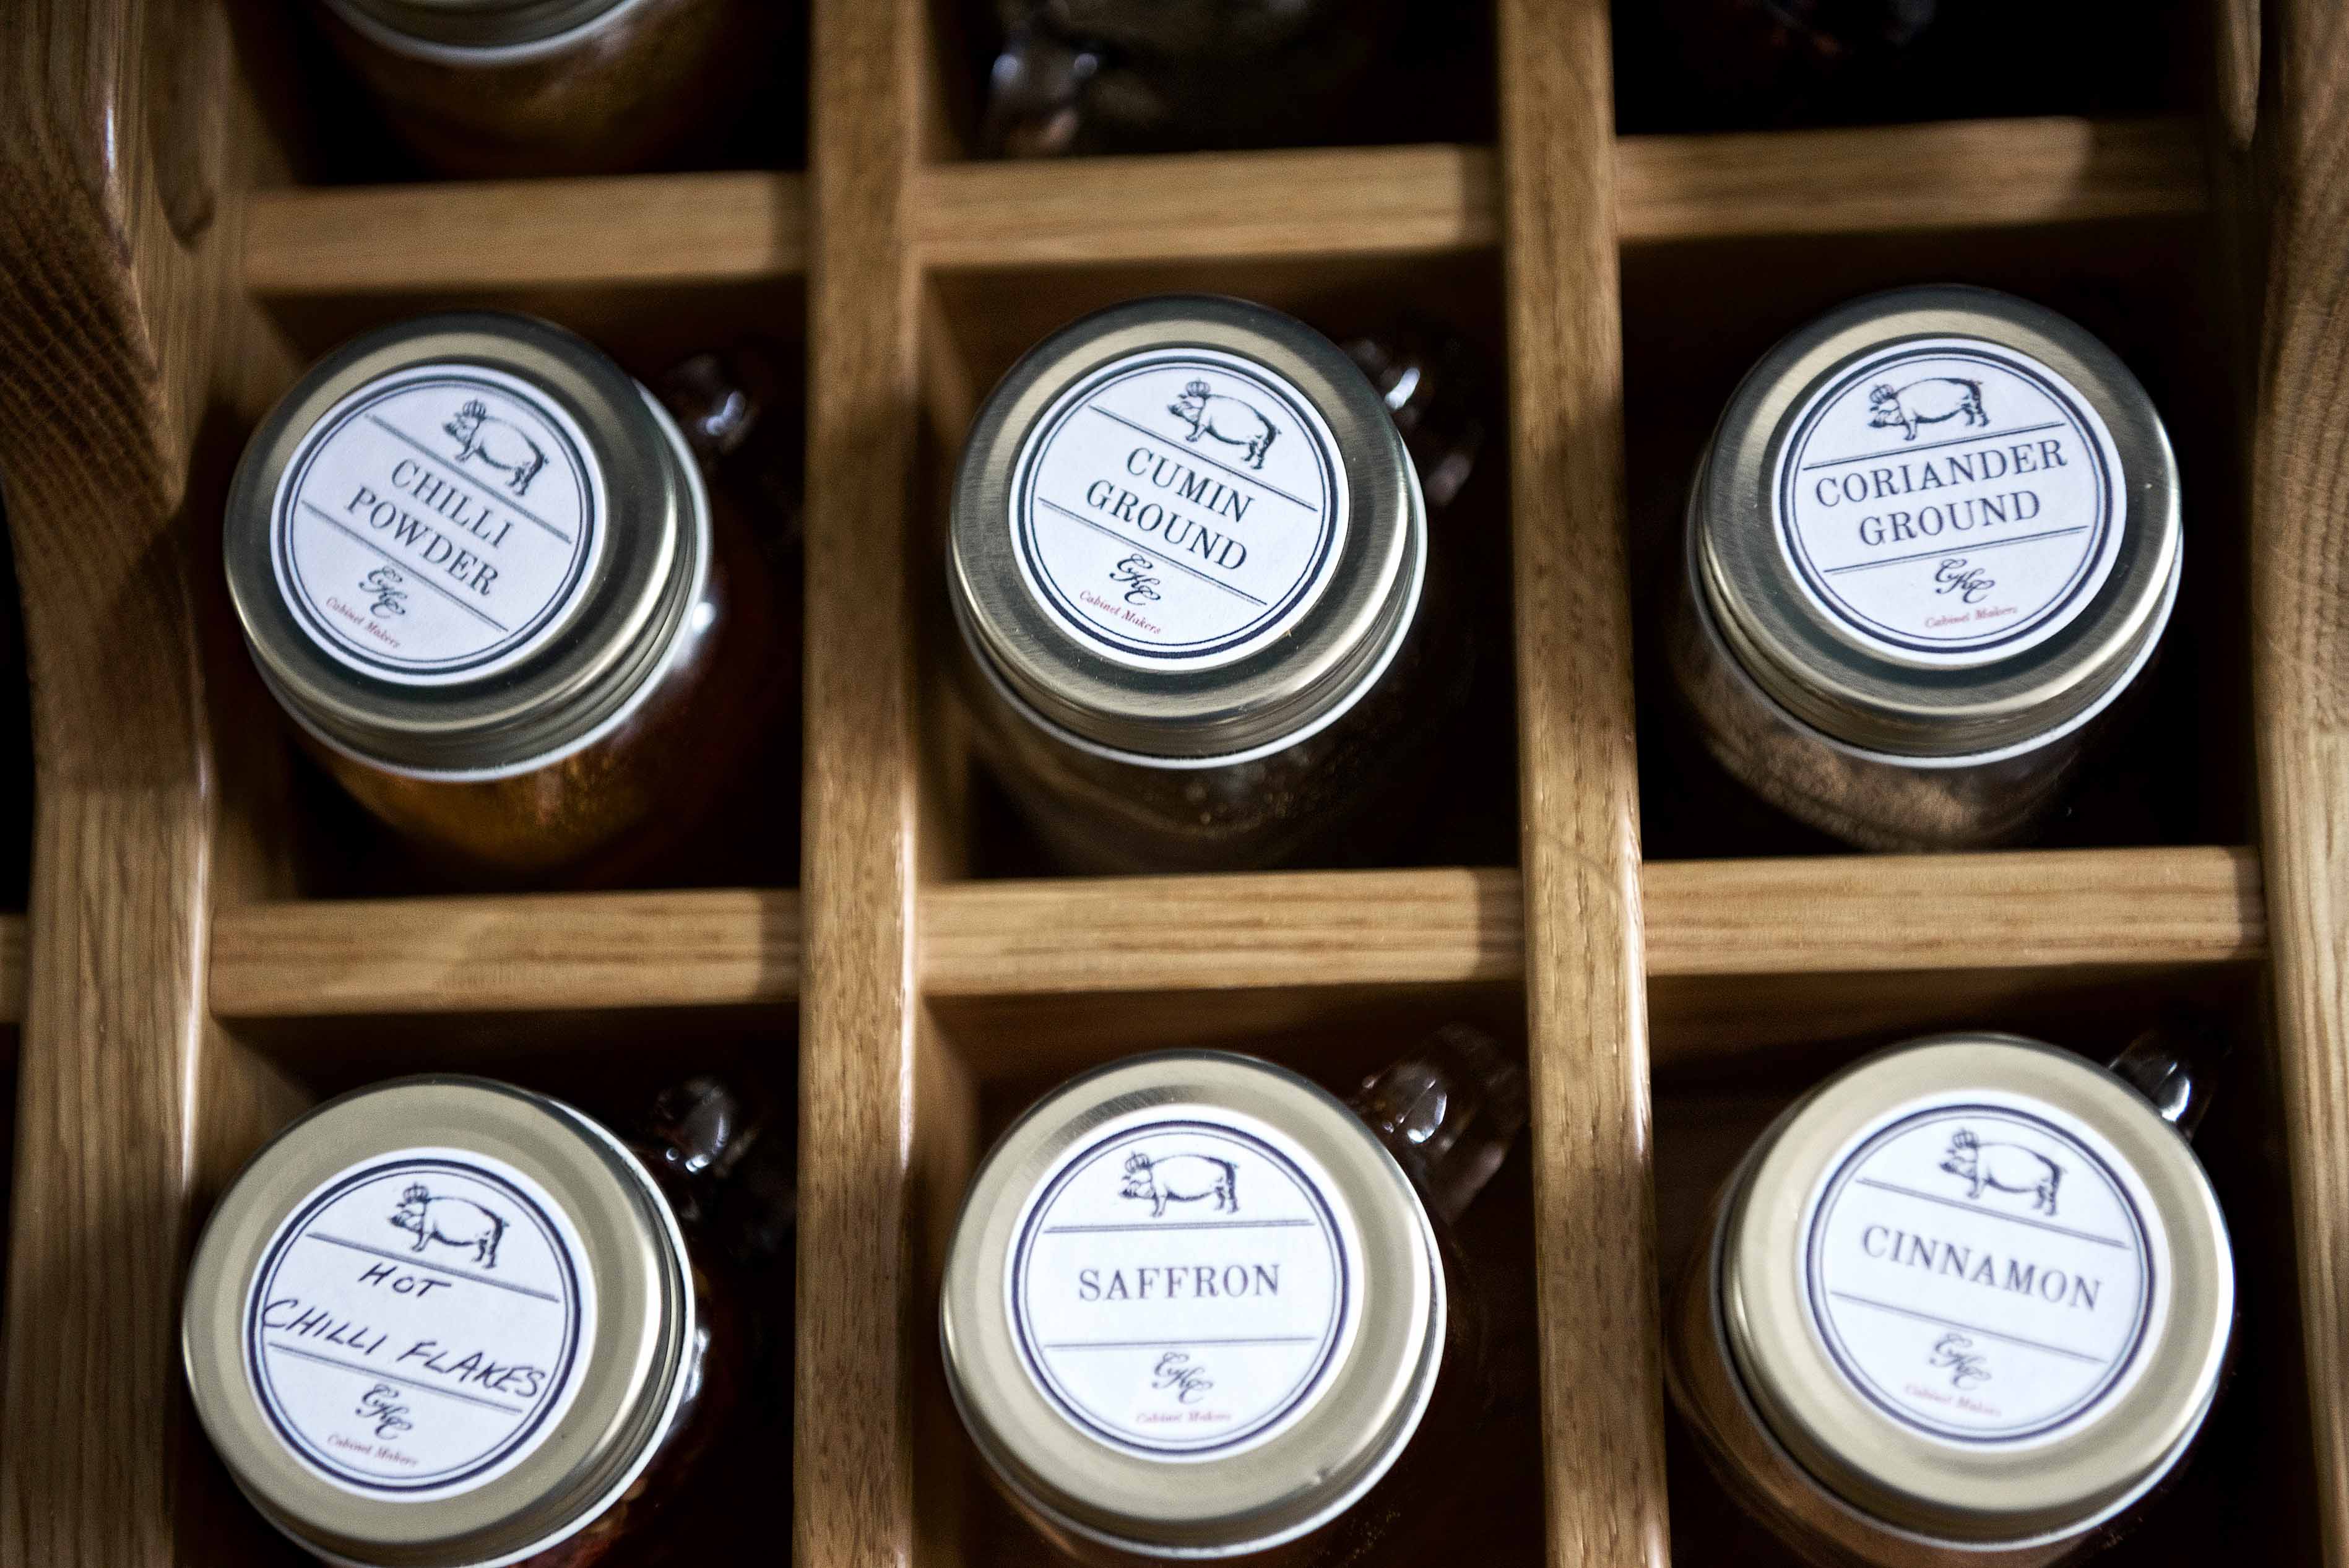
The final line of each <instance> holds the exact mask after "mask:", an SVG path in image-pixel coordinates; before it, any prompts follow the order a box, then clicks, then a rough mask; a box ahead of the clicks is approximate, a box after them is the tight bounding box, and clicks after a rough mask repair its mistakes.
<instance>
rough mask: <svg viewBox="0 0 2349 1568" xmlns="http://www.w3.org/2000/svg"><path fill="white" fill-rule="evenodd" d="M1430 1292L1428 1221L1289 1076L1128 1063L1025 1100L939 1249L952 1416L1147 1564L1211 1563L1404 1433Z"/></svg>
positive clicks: (1425, 1357) (1325, 1499)
mask: <svg viewBox="0 0 2349 1568" xmlns="http://www.w3.org/2000/svg"><path fill="white" fill-rule="evenodd" d="M1444 1324H1445V1294H1444V1274H1443V1268H1442V1264H1441V1262H1439V1260H1438V1255H1437V1252H1436V1249H1435V1238H1434V1233H1433V1229H1432V1228H1431V1226H1430V1223H1429V1220H1428V1218H1427V1215H1426V1212H1425V1210H1424V1209H1423V1207H1422V1206H1421V1203H1420V1200H1419V1199H1418V1197H1417V1195H1416V1194H1415V1193H1414V1192H1413V1189H1412V1186H1411V1184H1410V1182H1409V1180H1408V1179H1406V1178H1405V1177H1404V1175H1403V1173H1402V1169H1401V1168H1399V1167H1398V1166H1397V1165H1396V1164H1395V1162H1394V1159H1393V1158H1392V1156H1390V1155H1389V1154H1388V1153H1387V1151H1386V1149H1385V1147H1383V1146H1381V1144H1380V1143H1379V1141H1378V1139H1377V1138H1376V1137H1373V1136H1372V1134H1371V1131H1370V1129H1369V1128H1368V1127H1365V1126H1364V1125H1363V1124H1362V1122H1361V1120H1360V1119H1359V1118H1358V1117H1356V1116H1354V1114H1353V1113H1352V1112H1351V1111H1350V1110H1348V1109H1347V1108H1346V1107H1345V1106H1343V1105H1342V1104H1340V1102H1339V1101H1338V1100H1337V1099H1335V1098H1333V1097H1332V1096H1330V1095H1329V1094H1328V1093H1327V1092H1326V1091H1324V1090H1322V1089H1320V1088H1319V1087H1317V1086H1315V1085H1312V1084H1310V1083H1309V1082H1307V1081H1306V1080H1305V1079H1303V1078H1300V1077H1299V1076H1297V1075H1295V1074H1292V1073H1289V1072H1288V1071H1286V1070H1285V1069H1282V1068H1279V1067H1276V1066H1273V1065H1271V1064H1268V1063H1265V1062H1260V1061H1257V1060H1255V1059H1254V1058H1251V1057H1246V1056H1238V1055H1232V1054H1225V1053H1218V1052H1166V1053H1159V1054H1151V1055H1145V1056H1138V1057H1134V1058H1132V1059H1130V1060H1127V1061H1123V1062H1119V1063H1116V1064H1112V1065H1110V1066H1106V1067H1103V1068H1101V1069H1099V1070H1097V1071H1095V1072H1092V1073H1089V1074H1086V1075H1083V1076H1081V1077H1079V1078H1076V1079H1073V1080H1071V1082H1070V1083H1068V1084H1065V1085H1062V1086H1061V1088H1059V1089H1057V1090H1055V1091H1054V1092H1053V1093H1051V1094H1050V1095H1049V1096H1045V1098H1044V1099H1042V1100H1041V1101H1040V1102H1038V1103H1037V1105H1036V1106H1033V1107H1032V1108H1030V1110H1029V1111H1028V1113H1027V1114H1026V1115H1025V1116H1021V1117H1020V1119H1019V1121H1018V1122H1017V1123H1016V1124H1014V1125H1013V1127H1011V1128H1010V1130H1009V1131H1008V1132H1006V1133H1005V1134H1004V1135H1003V1137H1002V1138H1001V1139H1000V1140H999V1142H998V1143H997V1144H996V1146H995V1147H994V1149H993V1150H992V1151H991V1152H990V1153H989V1154H988V1157H987V1158H986V1160H985V1161H984V1162H983V1163H982V1164H981V1165H980V1167H979V1169H978V1174H977V1175H976V1176H975V1177H974V1178H973V1179H972V1180H971V1184H970V1189H969V1191H968V1195H967V1196H966V1197H965V1199H964V1201H963V1209H962V1217H961V1219H960V1220H958V1221H957V1226H956V1230H955V1237H954V1241H953V1244H952V1247H951V1249H950V1250H949V1251H948V1254H947V1269H946V1282H945V1289H944V1292H943V1294H942V1297H941V1300H940V1303H939V1331H940V1338H941V1343H942V1345H943V1348H944V1352H945V1358H946V1369H947V1383H948V1386H949V1387H950V1388H951V1390H952V1392H953V1394H954V1398H955V1403H956V1407H957V1409H959V1410H960V1412H961V1413H962V1417H963V1422H964V1425H965V1426H966V1427H967V1428H968V1430H969V1433H970V1437H971V1440H972V1441H973V1442H974V1443H975V1444H976V1445H977V1446H978V1450H979V1452H980V1454H981V1455H982V1456H983V1457H984V1458H985V1459H987V1461H988V1464H989V1465H990V1466H992V1467H993V1469H994V1470H995V1472H996V1474H997V1475H998V1477H999V1479H1000V1480H1002V1481H1003V1482H1004V1483H1005V1485H1006V1486H1007V1487H1008V1488H1009V1490H1012V1491H1013V1492H1014V1493H1016V1494H1017V1495H1019V1497H1021V1498H1023V1499H1024V1500H1026V1501H1028V1502H1029V1503H1030V1505H1031V1506H1032V1507H1033V1508H1035V1509H1036V1510H1037V1511H1040V1513H1042V1514H1043V1515H1044V1516H1046V1517H1047V1518H1048V1519H1050V1520H1051V1521H1055V1522H1056V1523H1057V1524H1059V1525H1060V1526H1061V1528H1063V1529H1065V1530H1067V1531H1069V1532H1073V1533H1075V1534H1078V1535H1081V1536H1085V1537H1088V1538H1091V1539H1092V1540H1095V1541H1098V1542H1105V1543H1108V1544H1110V1545H1112V1546H1113V1547H1115V1548H1117V1549H1119V1550H1123V1551H1126V1552H1136V1553H1140V1554H1142V1555H1144V1556H1165V1557H1174V1556H1190V1557H1201V1556H1224V1555H1230V1554H1234V1553H1239V1552H1256V1551H1262V1550H1265V1549H1268V1548H1269V1547H1271V1546H1274V1545H1277V1544H1278V1543H1279V1542H1284V1541H1288V1540H1290V1539H1293V1538H1295V1537H1297V1536H1299V1535H1302V1534H1304V1533H1305V1532H1308V1531H1310V1530H1312V1529H1314V1528H1316V1527H1317V1526H1319V1525H1320V1524H1322V1523H1324V1522H1326V1521H1329V1520H1330V1519H1331V1518H1333V1517H1335V1516H1336V1515H1337V1514H1338V1513H1340V1512H1341V1511H1343V1510H1344V1509H1346V1508H1347V1507H1349V1506H1350V1505H1351V1504H1352V1503H1353V1502H1354V1501H1356V1500H1357V1499H1359V1498H1360V1497H1361V1495H1362V1493H1363V1492H1364V1491H1366V1490H1369V1488H1370V1487H1371V1485H1372V1484H1373V1483H1375V1482H1376V1481H1377V1480H1378V1479H1379V1478H1380V1477H1381V1476H1382V1475H1383V1474H1385V1473H1386V1471H1387V1469H1388V1468H1389V1467H1390V1466H1391V1465H1392V1463H1393V1462H1394V1460H1395V1459H1396V1458H1397V1457H1398V1456H1399V1455H1400V1454H1401V1453H1402V1449H1403V1448H1404V1446H1405V1445H1406V1444H1408V1443H1409V1442H1410V1440H1411V1438H1412V1434H1413V1432H1414V1431H1415V1430H1416V1429H1417V1428H1418V1425H1419V1421H1420V1417H1421V1416H1422V1415H1423V1414H1424V1412H1425V1409H1426V1407H1427V1401H1428V1399H1429V1397H1430V1396H1431V1395H1432V1394H1433V1389H1434V1386H1435V1379H1436V1375H1437V1372H1438V1369H1439V1367H1440V1366H1441V1362H1442V1358H1443V1350H1444Z"/></svg>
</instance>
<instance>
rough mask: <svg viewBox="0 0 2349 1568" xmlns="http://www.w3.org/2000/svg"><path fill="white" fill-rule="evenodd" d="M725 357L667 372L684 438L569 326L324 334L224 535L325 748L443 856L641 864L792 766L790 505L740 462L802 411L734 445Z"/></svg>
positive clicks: (234, 575) (241, 592)
mask: <svg viewBox="0 0 2349 1568" xmlns="http://www.w3.org/2000/svg"><path fill="white" fill-rule="evenodd" d="M714 374H715V372H709V374H706V375H705V376H704V378H703V380H702V381H701V382H699V383H696V384H695V385H694V386H692V387H690V388H688V387H685V386H682V385H673V386H672V387H671V389H670V395H671V396H672V397H673V398H675V399H677V400H678V403H677V406H678V409H679V410H681V411H682V412H683V414H684V415H685V418H686V423H687V425H688V427H690V428H692V429H694V430H695V431H697V432H699V433H697V435H695V436H694V437H691V438H688V436H687V435H686V434H685V433H683V431H680V429H679V427H678V422H677V421H675V420H673V419H672V418H671V417H670V416H669V414H668V413H667V411H666V410H663V409H662V408H661V407H660V406H659V405H658V404H657V402H656V401H655V400H653V398H652V397H651V395H650V394H649V393H647V391H646V390H645V389H643V388H641V387H639V386H637V385H636V383H635V382H634V381H632V380H630V379H627V377H626V373H625V372H623V371H621V370H620V369H619V368H618V367H617V366H616V365H613V364H612V363H611V361H610V360H608V359H606V358H604V356H602V355H601V354H600V353H598V352H597V351H596V350H595V349H594V348H591V347H590V346H588V345H587V344H585V342H583V341H582V340H580V339H578V338H576V337H573V336H571V335H570V334H568V333H565V332H564V331H562V330H561V329H560V328H557V327H550V326H548V325H546V324H544V323H542V322H536V321H533V320H530V319H528V318H526V317H513V316H503V315H492V314H487V313H481V314H470V315H450V316H440V317H421V318H419V319H417V320H415V321H411V322H408V323H405V324H402V325H401V326H398V327H391V328H388V329H386V330H384V331H382V332H378V333H376V334H373V335H371V336H369V337H363V338H360V339H358V340H357V341H355V342H353V343H351V344H349V345H347V346H345V347H344V348H341V349H338V350H337V351H336V353H335V354H333V355H330V356H328V358H326V359H325V360H324V361H322V362H321V363H320V364H319V365H318V366H317V367H316V369H313V370H312V371H311V373H310V374H309V376H308V377H306V378H305V379H304V380H303V382H302V383H301V384H300V385H298V386H297V387H296V388H295V390H294V391H293V392H291V393H289V394H288V395H287V397H286V399H285V400H284V401H283V402H281V403H280V405H279V407H278V408H277V409H276V410H274V411H273V412H272V414H271V415H270V417H269V419H268V420H267V421H264V424H263V426H262V429H261V430H260V431H259V432H257V433H256V435H255V436H254V441H253V443H252V445H251V446H250V447H249V448H248V449H247V452H246V455H245V459H244V462H243V464H242V465H241V466H240V468H239V471H238V476H237V481H236V484H235V486H234V488H233V492H232V494H231V499H230V506H229V515H228V526H227V530H226V557H227V564H228V575H229V583H230V588H231V592H232V596H233V598H234V600H235V602H236V605H237V609H238V614H239V617H240V618H241V620H242V621H243V627H244V631H245V637H246V641H247V644H248V646H249V648H250V649H252V651H253V653H254V659H255V661H256V663H257V664H258V666H259V667H260V669H261V671H262V674H263V676H264V680H266V681H267V682H268V684H269V685H270V687H271V689H272V690H273V691H274V692H275V694H276V695H277V697H278V698H279V700H280V701H281V702H282V703H283V704H284V705H285V707H286V708H287V710H288V711H289V712H290V713H291V714H292V715H293V717H295V719H296V720H297V721H298V722H300V724H301V726H302V729H303V731H304V732H305V736H306V737H307V739H308V740H309V742H311V745H312V748H313V749H314V750H315V751H316V753H318V754H319V756H320V757H321V758H322V760H323V761H324V762H325V763H326V766H327V768H328V769H329V771H331V772H332V773H333V774H335V775H336V778H337V779H338V780H339V781H340V782H341V783H342V784H343V785H344V786H345V788H346V789H347V790H348V791H349V792H350V794H352V795H353V796H354V797H356V798H357V800H358V801H359V802H360V803H361V804H362V805H366V806H367V808H368V809H369V810H370V811H372V812H374V813H375V814H376V815H378V816H379V817H381V818H383V819H384V820H385V821H387V822H388V823H389V824H391V825H392V826H394V827H396V828H398V829H399V830H400V831H401V832H402V833H403V834H405V835H407V836H409V839H410V840H411V841H412V843H413V844H414V845H415V846H416V848H417V852H418V854H419V856H420V857H422V858H423V859H425V860H426V861H427V862H428V863H429V864H431V865H433V866H435V867H441V868H444V869H445V872H446V874H448V875H450V876H452V877H458V878H460V879H464V880H469V881H472V882H476V883H514V882H534V883H539V884H548V883H561V884H567V885H585V884H594V883H602V882H611V881H616V880H619V879H623V878H625V877H628V876H631V875H633V874H636V873H638V872H641V871H642V870H643V869H644V868H645V867H647V866H648V865H650V864H651V863H652V862H653V861H654V860H655V859H656V858H657V857H673V856H674V855H676V854H677V853H678V852H679V849H680V846H687V845H688V844H689V842H690V841H691V839H692V837H693V836H694V835H695V834H696V833H697V832H698V831H699V830H701V829H702V828H703V826H704V825H705V824H706V823H708V822H709V820H710V819H711V818H712V817H713V816H714V815H717V814H718V808H719V806H720V805H722V804H723V802H724V797H725V796H726V794H727V792H729V791H734V792H738V793H739V792H740V791H741V790H743V789H745V788H747V787H749V785H750V784H751V783H752V782H754V781H755V782H757V783H758V784H761V786H762V787H765V788H767V789H769V790H771V788H772V786H773V784H774V782H775V780H776V779H778V778H781V779H782V780H784V781H785V783H786V787H787V788H788V785H789V784H791V783H793V782H795V780H796V763H795V758H796V751H795V745H794V742H795V736H793V735H792V734H791V732H792V730H793V729H795V726H793V725H792V724H790V723H789V722H788V718H787V708H788V705H789V703H790V701H791V699H792V696H793V694H794V693H795V691H796V689H797V684H798V679H797V671H798V652H799V646H798V645H799V638H798V633H797V628H796V608H797V605H796V599H797V595H796V591H795V587H794V586H793V585H792V583H791V582H790V581H789V580H788V579H787V578H786V579H781V580H779V578H778V575H777V572H776V570H775V568H774V566H773V564H772V561H773V559H774V558H775V557H779V556H788V555H789V554H791V550H790V546H789V545H773V544H771V545H769V546H768V547H767V549H766V550H765V551H764V552H762V551H761V546H760V544H759V535H761V534H764V535H768V536H769V537H770V538H772V537H774V536H775V535H780V534H781V531H782V530H783V528H784V526H785V519H784V518H782V517H780V516H778V517H761V516H760V515H759V512H760V511H761V510H762V509H763V508H765V507H766V506H767V505H768V504H769V503H768V498H767V496H766V495H765V494H764V493H761V492H760V491H758V490H756V489H753V488H750V487H746V486H745V485H743V484H740V483H734V481H735V480H736V479H738V478H740V476H741V474H742V473H743V472H746V471H745V470H743V469H741V468H740V467H739V466H735V465H738V464H739V463H740V462H746V461H749V460H748V459H745V458H744V457H743V455H742V453H743V452H744V451H752V452H755V451H760V450H763V449H764V448H765V447H766V446H767V445H768V444H770V443H776V442H777V441H778V438H780V437H781V436H783V435H784V434H785V432H786V431H787V429H788V427H787V425H786V424H785V423H784V422H783V421H770V422H767V423H765V424H764V425H763V426H762V428H763V430H764V431H765V436H764V438H763V440H762V441H761V442H759V443H757V444H756V445H754V446H750V447H747V448H743V449H738V451H737V452H735V453H734V454H732V455H729V454H727V453H723V452H718V451H717V449H716V447H715V446H714V445H711V438H710V437H709V435H708V434H707V432H706V431H703V426H704V425H705V424H706V423H707V422H708V418H709V413H710V410H709V403H708V401H707V400H708V399H709V398H711V397H714V396H718V395H719V393H721V392H722V393H723V394H724V397H723V398H721V399H720V401H721V402H726V403H728V404H729V406H730V405H731V404H732V403H733V402H742V403H745V404H749V403H750V394H749V393H748V392H747V391H745V390H744V389H740V388H733V387H731V386H730V385H728V384H725V383H723V382H721V381H719V380H713V379H709V377H710V376H711V375H714ZM746 422H756V421H752V420H750V417H749V416H740V415H738V416H737V423H738V424H740V423H746ZM689 441H701V442H702V443H703V444H704V445H705V446H707V447H709V454H708V456H707V457H706V458H700V459H699V461H709V462H718V463H719V464H721V477H722V478H723V479H724V481H725V482H724V483H719V484H717V485H715V486H711V485H709V484H705V483H704V482H703V480H702V477H701V474H700V472H699V469H698V466H697V461H698V454H697V453H696V452H694V450H693V449H692V448H691V446H690V445H689V444H688V443H689ZM781 444H783V445H785V446H786V447H787V446H788V443H781ZM792 450H795V449H792ZM747 472H756V473H758V474H761V475H765V476H772V475H774V474H776V473H778V472H786V473H788V472H795V470H794V469H793V468H792V465H791V463H789V462H784V461H782V460H781V459H780V458H777V459H774V460H771V461H770V460H761V461H757V462H751V465H750V469H749V470H748V471H747ZM779 736H780V737H781V739H778V737H779ZM769 804H770V805H771V803H769ZM795 815H796V814H795V813H793V812H791V811H788V810H786V811H783V812H781V813H776V812H772V811H771V810H770V809H765V808H762V809H761V812H759V813H758V814H756V815H755V816H754V817H752V818H751V819H752V820H761V821H763V820H766V819H768V818H769V817H772V818H775V819H777V820H781V821H784V822H786V823H788V822H789V821H790V819H792V818H793V817H795Z"/></svg>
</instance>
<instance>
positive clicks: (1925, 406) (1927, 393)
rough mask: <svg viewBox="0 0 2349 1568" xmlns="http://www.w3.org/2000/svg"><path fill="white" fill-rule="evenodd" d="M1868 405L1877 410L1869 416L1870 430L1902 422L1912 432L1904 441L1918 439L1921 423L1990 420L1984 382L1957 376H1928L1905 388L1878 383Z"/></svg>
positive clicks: (1902, 425) (1975, 422)
mask: <svg viewBox="0 0 2349 1568" xmlns="http://www.w3.org/2000/svg"><path fill="white" fill-rule="evenodd" d="M1868 407H1869V408H1870V409H1872V410H1875V411H1874V412H1873V413H1871V414H1869V415H1868V429H1870V430H1879V431H1880V430H1889V428H1891V427H1892V426H1894V425H1899V426H1900V427H1901V428H1902V429H1903V430H1905V431H1908V432H1909V433H1908V434H1907V435H1904V436H1902V437H1901V438H1900V439H1901V440H1902V441H1915V440H1916V439H1917V427H1918V426H1919V425H1937V424H1940V422H1941V421H1943V420H1954V419H1961V418H1962V419H1963V420H1964V421H1966V423H1968V424H1969V425H1986V424H1988V423H1990V416H1989V415H1988V414H1986V413H1984V412H1982V383H1981V382H1980V381H1968V380H1963V379H1960V378H1958V377H1956V376H1928V377H1926V378H1925V379H1923V380H1921V381H1911V382H1909V384H1908V385H1907V386H1905V387H1893V386H1890V385H1888V384H1884V383H1878V385H1877V386H1875V387H1874V388H1872V389H1869V391H1868Z"/></svg>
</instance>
